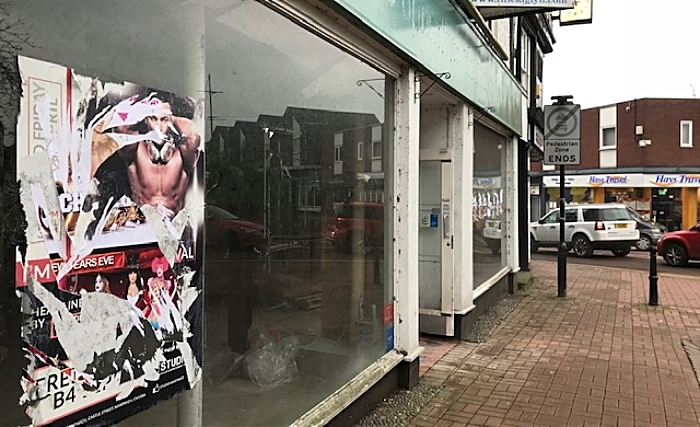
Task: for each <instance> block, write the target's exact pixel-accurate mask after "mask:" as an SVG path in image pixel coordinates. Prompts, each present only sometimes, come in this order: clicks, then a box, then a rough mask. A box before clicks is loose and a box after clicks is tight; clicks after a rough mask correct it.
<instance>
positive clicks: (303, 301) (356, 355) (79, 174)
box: [2, 0, 523, 427]
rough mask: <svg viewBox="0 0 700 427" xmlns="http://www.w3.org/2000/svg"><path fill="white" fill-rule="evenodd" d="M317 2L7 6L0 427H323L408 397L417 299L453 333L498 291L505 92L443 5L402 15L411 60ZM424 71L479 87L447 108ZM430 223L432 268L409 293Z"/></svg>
mask: <svg viewBox="0 0 700 427" xmlns="http://www.w3.org/2000/svg"><path fill="white" fill-rule="evenodd" d="M328 3H333V2H311V3H310V2H307V1H301V0H299V1H284V2H267V1H260V2H252V1H244V0H222V1H208V0H201V1H200V0H196V1H190V2H176V4H174V3H173V2H171V1H167V0H153V1H149V2H145V3H144V2H139V1H136V0H125V1H122V2H111V3H106V4H100V5H96V4H94V2H89V1H87V0H70V1H68V2H63V3H62V4H61V8H60V10H59V9H56V10H53V9H51V8H48V7H47V6H46V4H45V2H43V1H40V0H25V1H22V2H17V3H12V4H8V5H7V13H8V14H9V16H10V18H11V19H13V20H14V19H16V20H20V21H21V22H22V24H21V30H22V31H23V32H25V33H26V34H27V36H28V37H29V40H30V42H31V43H29V44H27V45H26V46H24V48H23V50H22V52H21V57H20V58H19V61H18V64H19V74H20V76H21V79H22V84H23V87H22V89H23V92H22V93H18V94H17V96H16V99H12V100H11V102H12V103H14V104H13V105H15V104H16V105H18V106H19V113H18V115H17V120H16V122H13V123H12V126H11V127H12V128H13V129H17V133H16V138H15V140H14V141H12V142H10V144H13V143H14V145H15V148H16V151H17V158H18V165H17V170H18V175H19V176H18V178H19V180H20V181H22V185H23V187H22V189H23V199H22V203H23V205H24V207H25V212H27V215H28V222H29V226H28V232H27V235H28V237H29V239H30V242H29V243H30V247H29V250H28V251H27V252H26V253H23V254H22V256H20V257H18V259H17V262H16V267H17V283H16V284H17V287H18V292H19V293H20V294H21V295H22V304H23V306H22V308H23V310H24V311H23V314H24V315H26V318H27V319H29V320H28V321H27V322H26V324H27V325H31V326H32V327H31V328H30V327H25V328H24V329H23V331H22V340H23V341H24V346H23V347H22V348H21V349H20V348H19V343H18V351H17V352H15V353H13V354H14V355H17V353H21V352H22V351H24V352H25V353H26V354H25V356H26V360H27V365H26V366H22V368H24V369H25V371H24V375H23V377H22V378H21V379H20V378H19V377H20V375H21V373H20V372H19V371H20V370H17V371H18V372H16V373H17V381H16V382H12V381H13V380H14V377H12V376H9V375H8V376H4V377H3V378H2V380H3V381H8V382H7V384H6V383H5V382H3V383H2V384H3V385H7V389H11V387H14V388H15V389H17V391H18V392H21V396H17V397H18V399H14V400H12V402H10V403H7V402H5V401H3V402H2V403H3V405H5V404H6V406H2V408H3V409H5V408H6V407H7V408H8V409H7V414H9V415H8V418H9V419H12V420H13V424H22V425H25V424H32V425H49V424H50V425H111V424H114V423H117V422H121V423H122V424H120V425H122V426H125V427H126V426H130V425H134V426H135V425H200V424H201V425H246V426H268V425H299V426H304V425H325V424H326V423H328V422H330V421H331V420H333V419H334V417H337V416H338V415H339V414H341V413H342V411H344V410H347V409H348V407H349V406H350V405H351V404H352V403H353V402H354V401H356V400H358V399H360V398H361V396H363V393H365V392H366V391H367V389H368V388H370V387H373V386H377V385H378V384H380V383H382V382H384V383H383V384H382V390H384V391H386V390H392V389H395V388H396V387H398V386H403V387H408V386H410V385H415V383H416V381H417V379H418V377H417V375H418V369H417V368H418V362H419V357H420V354H421V351H422V349H421V348H420V346H419V341H418V337H419V331H420V330H421V326H420V325H419V314H418V311H419V310H418V309H419V300H420V298H421V292H422V290H421V284H420V281H421V280H423V279H425V280H424V281H425V283H430V282H431V281H435V280H440V281H442V282H443V283H446V286H447V288H445V287H442V288H438V291H439V292H446V291H445V289H449V294H447V293H443V294H441V295H440V296H441V297H443V296H444V297H445V298H446V299H445V300H442V302H444V303H445V304H447V303H446V301H448V300H449V307H448V306H447V305H445V304H443V305H442V306H439V307H438V308H437V311H438V312H441V313H445V314H448V315H449V316H450V317H451V318H452V319H453V322H454V323H453V324H452V327H453V330H452V331H451V334H456V333H457V332H455V329H464V326H463V325H462V324H459V323H460V321H459V320H457V318H458V317H459V316H462V317H463V316H465V315H466V314H468V313H470V312H471V311H472V309H473V308H474V307H475V303H476V302H477V297H478V296H480V295H484V294H486V293H487V292H488V291H489V290H490V289H491V288H493V287H495V285H496V284H501V285H502V284H503V283H505V280H506V276H507V275H508V274H509V273H511V272H513V268H514V267H513V266H514V265H515V264H516V263H515V260H516V259H517V254H515V251H514V249H513V248H516V247H517V244H516V242H515V240H514V239H515V238H514V237H513V236H515V235H517V233H516V232H515V230H514V225H513V222H512V221H511V220H509V218H511V217H512V216H513V215H512V212H514V211H516V210H517V207H516V206H515V193H516V191H517V189H516V188H515V182H514V176H515V175H516V173H515V172H516V171H515V170H514V166H513V165H514V164H515V161H514V160H515V158H516V156H517V153H516V149H515V144H514V141H516V140H517V139H516V138H517V133H518V132H519V131H520V128H521V127H522V126H521V125H522V124H521V123H520V121H521V119H522V114H521V113H522V111H521V110H522V108H521V104H522V100H523V94H522V91H521V88H520V87H519V86H518V84H517V83H516V81H515V79H514V77H512V76H511V75H510V73H509V72H508V69H507V67H506V66H505V65H504V64H503V63H502V61H501V60H500V59H498V57H497V56H496V55H495V54H494V53H493V52H492V51H491V50H480V51H478V52H477V51H476V50H475V49H471V48H470V49H467V48H466V46H472V45H474V44H475V43H476V42H477V41H478V43H483V42H484V41H483V40H479V37H481V36H479V35H478V33H477V31H476V30H475V29H474V28H472V26H471V25H472V24H471V23H470V22H469V21H467V20H465V19H464V17H463V10H461V9H459V8H457V6H453V5H452V4H451V3H449V2H445V3H444V5H440V6H436V5H435V3H434V2H423V4H424V7H422V8H417V9H416V11H415V14H419V13H427V14H431V16H435V17H438V18H439V19H437V18H436V19H435V22H446V23H447V24H445V25H444V26H441V27H436V28H433V27H430V28H428V29H427V30H433V31H435V33H434V34H432V35H431V37H428V38H426V39H425V41H423V40H421V41H416V38H415V37H412V36H411V35H410V34H409V35H405V34H404V33H403V32H402V31H403V29H404V28H405V24H406V23H408V22H411V21H412V20H414V19H415V18H414V17H413V16H412V15H411V14H413V13H414V12H413V11H412V12H410V13H409V12H406V10H405V9H403V8H401V7H400V5H396V6H394V5H393V3H392V4H391V5H389V3H387V4H386V5H382V6H378V5H377V4H374V3H372V2H368V3H365V2H362V1H357V2H355V1H337V2H335V3H334V4H333V6H328ZM336 3H337V4H336ZM320 4H324V5H325V6H323V7H321V6H320ZM448 4H449V7H444V6H445V5H448ZM426 11H427V12H426ZM348 14H351V15H352V14H354V15H355V16H358V17H359V16H361V17H365V18H367V17H368V18H367V21H366V22H365V24H367V25H368V26H375V27H376V26H377V25H381V26H382V28H383V29H384V30H385V31H386V34H384V35H385V37H384V38H381V40H382V43H384V44H387V43H389V44H392V43H393V44H392V46H390V47H391V48H389V47H387V46H386V45H382V43H379V42H377V41H376V40H375V39H380V37H377V36H376V34H374V33H372V32H369V31H367V28H366V27H365V26H357V27H355V26H353V25H352V24H350V23H349V22H350V21H351V20H350V21H346V20H344V18H343V17H345V18H347V17H348ZM407 14H408V15H407ZM389 18H391V19H389ZM384 19H387V21H386V22H384V21H383V20H384ZM353 22H354V21H353ZM359 27H361V28H362V30H359V29H358V28H359ZM396 28H398V30H396ZM373 29H374V30H375V31H380V30H379V29H378V28H374V27H373ZM392 29H394V30H392ZM427 30H426V31H427ZM373 37H374V38H373ZM386 40H390V41H389V42H387V41H386ZM410 43H415V45H410ZM436 43H440V44H443V45H455V44H459V45H464V46H465V49H463V50H462V53H460V55H456V56H455V58H448V59H445V60H444V61H443V62H442V63H441V62H440V61H442V59H437V60H435V58H434V56H433V55H432V54H431V53H432V49H433V48H434V45H435V44H436ZM400 49H404V50H405V51H406V52H411V54H416V55H418V56H417V57H410V56H409V55H408V54H404V55H402V56H401V58H399V57H397V56H395V55H394V53H392V52H395V51H396V50H400ZM464 51H467V52H477V53H468V54H464V53H463V52H464ZM470 55H474V56H473V57H470ZM477 59H478V60H477ZM435 61H437V62H435ZM417 64H418V65H420V67H417V66H416V65H417ZM474 64H476V65H474ZM448 67H454V69H455V71H456V70H458V69H465V70H466V69H468V68H470V67H474V68H475V69H474V70H473V73H471V74H473V75H476V76H488V78H483V81H481V82H480V83H482V84H481V85H477V86H475V85H474V77H473V76H471V74H470V73H462V74H463V75H458V74H457V73H456V72H454V75H453V79H452V81H451V82H450V84H451V85H452V87H451V88H450V90H447V89H446V88H445V87H444V86H445V84H444V82H440V83H439V84H436V80H439V79H440V77H439V75H444V73H442V74H441V71H442V70H443V68H448ZM418 68H420V69H421V70H426V69H429V70H430V71H431V74H423V73H422V72H418V71H417V69H418ZM436 76H437V77H436ZM480 78H481V77H480ZM421 86H422V87H421ZM431 88H432V89H431ZM438 88H442V89H438ZM484 88H487V89H488V90H484ZM457 94H459V95H457ZM433 96H434V97H435V98H431V97H433ZM439 97H442V101H435V99H436V98H439ZM431 99H432V100H431ZM487 105H488V106H489V107H488V108H486V107H480V106H487ZM431 111H432V112H433V113H434V114H433V115H432V117H430V112H431ZM475 112H478V114H475ZM423 114H425V117H424V118H421V115H423ZM447 119H449V120H447ZM422 120H424V121H422ZM419 123H420V125H421V126H423V125H424V126H423V128H422V129H421V130H420V131H419V128H420V127H421V126H419ZM445 123H448V124H447V125H446V126H445ZM8 127H10V126H8ZM438 127H440V129H439V131H436V133H432V134H431V132H432V131H433V130H436V129H437V128H438ZM429 129H432V130H429ZM421 132H422V135H421ZM436 136H437V137H438V138H442V137H444V138H445V141H449V142H448V143H447V144H446V145H444V146H443V145H442V142H445V141H439V142H438V143H436V144H433V142H434V141H432V138H433V137H436ZM428 148H430V149H433V151H434V152H433V153H432V154H431V155H429V156H427V157H426V156H425V154H426V152H425V151H423V150H426V149H428ZM446 153H448V154H446ZM430 156H433V157H430ZM431 178H435V179H434V180H431ZM436 183H437V184H436ZM436 186H439V188H440V190H441V191H440V192H436V191H435V189H436V188H438V187H436ZM431 191H432V192H433V193H432V194H431ZM436 195H437V197H432V196H436ZM424 196H425V198H424ZM431 197H432V198H431ZM428 199H430V200H428ZM422 201H425V202H426V204H427V205H430V206H428V207H426V209H428V211H427V216H426V215H423V213H422V211H421V208H422V207H423V206H421V208H418V206H420V204H421V203H422ZM470 202H471V203H472V209H470V206H469V203H470ZM27 207H30V209H28V208H27ZM433 215H435V216H436V218H435V224H436V226H435V227H433V219H434V218H433ZM425 218H427V219H428V222H427V224H424V223H423V219H425ZM440 221H441V222H440ZM437 224H440V226H439V227H438V226H437ZM426 225H427V226H426ZM433 228H437V229H438V230H439V233H437V234H435V236H436V239H437V240H436V242H437V245H438V246H440V245H442V244H444V243H449V248H448V250H446V249H444V247H442V248H438V249H439V252H440V254H439V255H440V260H441V261H440V262H441V265H440V271H439V274H440V276H439V277H438V273H437V272H433V273H434V274H433V273H431V272H430V270H423V273H425V272H428V274H425V275H423V276H421V274H423V273H421V274H419V271H420V269H419V264H420V262H419V261H420V260H421V250H422V248H424V246H422V243H421V236H423V235H425V233H427V232H429V231H436V230H432V229H433ZM421 233H423V234H421ZM430 244H432V243H430ZM472 249H473V250H472ZM445 278H448V279H449V280H448V281H444V280H443V279H445ZM448 282H449V283H448ZM499 289H503V287H502V286H501V287H500V288H499ZM434 290H435V289H431V290H430V292H433V291H434ZM486 308H487V306H486V304H483V305H482V309H486ZM440 316H442V314H440ZM473 320H474V319H471V320H470V321H473ZM444 332H445V333H448V332H450V331H449V330H448V329H445V330H444ZM448 334H450V333H448ZM18 359H22V360H24V359H23V358H22V355H21V354H19V357H18ZM20 383H21V391H20V390H19V388H20V387H19V386H18V384H20ZM176 397H177V398H176ZM17 400H19V401H20V404H19V405H17V404H16V402H17ZM375 400H376V399H375ZM8 402H9V400H8ZM370 404H371V403H370ZM14 420H17V421H16V422H14Z"/></svg>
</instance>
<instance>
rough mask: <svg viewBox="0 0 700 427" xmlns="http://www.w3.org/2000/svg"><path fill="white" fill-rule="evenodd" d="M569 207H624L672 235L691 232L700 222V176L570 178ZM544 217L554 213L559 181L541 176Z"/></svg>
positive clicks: (592, 175) (655, 174)
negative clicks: (699, 209) (692, 227)
mask: <svg viewBox="0 0 700 427" xmlns="http://www.w3.org/2000/svg"><path fill="white" fill-rule="evenodd" d="M564 185H565V188H566V189H567V190H566V194H565V197H566V200H567V203H572V204H583V203H623V204H625V205H627V206H629V207H631V208H632V209H635V210H636V211H638V212H639V213H640V214H642V215H643V216H644V217H645V218H647V219H649V220H652V221H655V222H659V223H661V224H663V225H665V226H666V228H667V229H668V230H670V231H673V230H681V229H688V228H690V227H691V226H693V225H695V223H696V222H697V221H698V192H699V191H700V174H698V173H693V172H689V173H678V172H677V171H674V172H672V173H668V172H654V173H649V172H646V173H617V174H580V175H579V174H576V175H574V174H568V173H567V175H566V181H565V183H564ZM541 194H546V197H545V199H546V200H543V201H544V210H543V213H542V215H544V213H546V212H548V211H549V210H551V209H555V208H556V207H557V204H558V199H559V177H558V176H552V175H543V176H542V193H541Z"/></svg>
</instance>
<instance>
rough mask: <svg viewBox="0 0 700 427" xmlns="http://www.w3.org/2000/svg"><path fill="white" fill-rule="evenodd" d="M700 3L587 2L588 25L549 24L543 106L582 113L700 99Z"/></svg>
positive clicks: (649, 0)
mask: <svg viewBox="0 0 700 427" xmlns="http://www.w3.org/2000/svg"><path fill="white" fill-rule="evenodd" d="M698 17H700V1H699V0H664V1H658V0H593V23H592V24H584V25H577V26H566V27H560V26H559V23H558V22H555V23H554V37H555V38H556V43H555V45H554V52H552V53H550V54H548V55H546V56H545V63H544V64H545V65H544V77H543V90H544V96H545V98H544V103H545V104H551V103H552V101H551V99H550V98H551V96H554V95H573V96H574V102H575V103H577V104H581V106H582V107H583V108H589V107H596V106H601V105H606V104H613V103H617V102H623V101H628V100H633V99H638V98H651V97H656V98H661V97H663V98H693V97H694V95H695V96H698V97H700V37H698V34H700V20H699V19H698Z"/></svg>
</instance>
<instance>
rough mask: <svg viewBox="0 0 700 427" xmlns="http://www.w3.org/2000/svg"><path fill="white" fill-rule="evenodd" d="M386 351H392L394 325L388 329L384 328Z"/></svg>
mask: <svg viewBox="0 0 700 427" xmlns="http://www.w3.org/2000/svg"><path fill="white" fill-rule="evenodd" d="M385 341H386V351H390V350H393V349H394V325H393V324H392V325H391V326H389V327H388V328H386V337H385Z"/></svg>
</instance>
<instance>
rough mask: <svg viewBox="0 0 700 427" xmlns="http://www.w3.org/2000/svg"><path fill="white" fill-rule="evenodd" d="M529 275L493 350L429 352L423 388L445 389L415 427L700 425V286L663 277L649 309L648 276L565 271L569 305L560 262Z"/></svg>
mask: <svg viewBox="0 0 700 427" xmlns="http://www.w3.org/2000/svg"><path fill="white" fill-rule="evenodd" d="M533 275H534V276H535V277H536V278H537V279H538V280H537V281H536V283H535V284H534V285H532V286H531V287H529V288H528V289H527V290H526V291H525V292H527V294H528V295H527V297H526V298H525V299H524V300H523V301H522V302H521V303H520V304H519V305H518V307H517V308H516V309H515V310H514V311H513V312H512V313H511V314H510V315H509V316H508V317H507V318H506V319H505V320H504V321H503V322H502V323H501V325H500V326H499V327H498V328H497V329H496V330H495V331H494V333H493V334H492V335H491V337H490V338H489V340H488V341H487V342H486V343H483V344H474V343H466V342H460V343H457V344H456V345H454V343H446V347H440V346H439V345H438V344H435V343H432V344H431V345H432V347H433V348H432V350H431V351H433V352H435V351H437V352H439V353H442V354H440V356H441V357H440V358H439V359H438V360H432V359H431V358H433V359H435V356H434V355H433V356H430V355H428V357H426V358H425V362H427V363H426V365H427V366H425V367H424V370H427V372H425V373H424V374H423V376H422V377H421V381H423V382H427V383H429V384H434V385H441V386H442V390H441V391H440V392H439V393H438V394H437V395H436V396H435V397H434V398H433V399H432V401H431V402H430V403H429V404H428V405H426V406H425V407H424V408H423V409H422V411H421V413H420V414H419V415H418V416H417V417H416V418H414V419H413V421H412V423H411V426H414V427H434V426H439V427H458V426H538V427H540V426H654V427H660V426H669V427H682V426H700V386H699V385H698V379H697V377H696V373H695V371H694V369H693V365H692V363H691V360H690V359H689V357H688V354H687V353H686V350H685V347H684V344H683V342H684V340H695V341H696V342H700V280H698V279H697V278H693V277H684V276H681V275H673V274H671V275H669V274H667V275H660V276H659V281H658V284H659V302H660V305H659V306H656V307H650V306H648V305H647V299H648V286H649V279H648V275H649V273H648V272H647V271H637V270H625V269H614V268H609V267H595V266H585V265H574V264H571V263H569V264H568V274H567V278H568V280H567V282H568V296H567V298H563V299H560V298H557V296H556V295H557V265H556V262H546V261H536V262H533ZM422 363H423V362H422ZM699 365H700V362H698V363H697V364H696V366H695V369H700V366H699ZM428 368H429V369H428Z"/></svg>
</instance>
